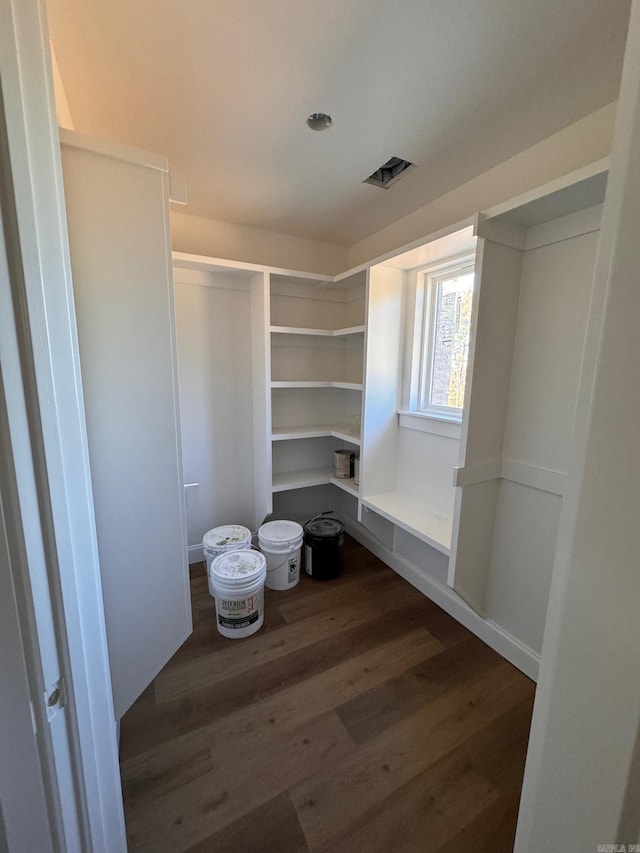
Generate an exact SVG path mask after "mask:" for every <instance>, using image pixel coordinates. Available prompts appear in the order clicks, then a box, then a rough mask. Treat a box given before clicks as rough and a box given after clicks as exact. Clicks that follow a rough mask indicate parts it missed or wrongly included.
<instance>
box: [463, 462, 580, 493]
mask: <svg viewBox="0 0 640 853" xmlns="http://www.w3.org/2000/svg"><path fill="white" fill-rule="evenodd" d="M566 477H567V475H566V474H564V473H563V472H562V471H552V470H551V469H550V468H542V467H540V466H539V465H530V464H528V463H526V462H520V461H519V460H517V459H502V460H496V461H493V462H482V463H480V464H478V465H466V466H464V467H459V468H454V469H453V485H454V486H470V485H472V484H473V483H485V482H487V481H488V480H500V479H502V480H508V481H509V482H510V483H518V484H519V485H521V486H528V487H529V488H531V489H537V490H538V491H540V492H549V494H552V495H559V496H560V497H562V495H563V494H564V487H565V481H566Z"/></svg>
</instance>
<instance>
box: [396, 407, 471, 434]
mask: <svg viewBox="0 0 640 853" xmlns="http://www.w3.org/2000/svg"><path fill="white" fill-rule="evenodd" d="M398 426H400V427H403V428H404V429H415V430H418V431H419V432H429V433H431V434H432V435H443V436H445V437H446V438H455V439H459V438H460V432H461V428H462V424H461V423H460V421H459V420H457V419H455V418H448V417H446V416H443V415H428V414H426V413H425V412H406V411H403V412H398Z"/></svg>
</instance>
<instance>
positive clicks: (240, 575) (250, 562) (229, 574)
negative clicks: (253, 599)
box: [211, 551, 267, 583]
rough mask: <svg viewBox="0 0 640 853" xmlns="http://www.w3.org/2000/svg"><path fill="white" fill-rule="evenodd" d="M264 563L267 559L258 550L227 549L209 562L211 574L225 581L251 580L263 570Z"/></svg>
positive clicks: (265, 563)
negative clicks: (225, 552) (226, 552)
mask: <svg viewBox="0 0 640 853" xmlns="http://www.w3.org/2000/svg"><path fill="white" fill-rule="evenodd" d="M266 565H267V560H266V558H265V556H264V554H261V553H260V551H229V553H228V554H220V556H219V557H216V558H215V560H214V561H213V563H211V575H212V576H213V577H214V579H215V578H220V580H224V581H226V582H227V583H229V582H230V583H233V582H234V581H238V582H245V581H251V580H253V579H254V578H257V577H258V576H259V575H260V573H261V572H264V570H265V567H266Z"/></svg>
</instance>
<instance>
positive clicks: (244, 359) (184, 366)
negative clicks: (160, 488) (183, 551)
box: [174, 269, 255, 549]
mask: <svg viewBox="0 0 640 853" xmlns="http://www.w3.org/2000/svg"><path fill="white" fill-rule="evenodd" d="M174 292H175V305H176V333H177V345H178V380H179V390H180V416H181V422H182V454H183V466H184V476H185V497H186V504H187V528H188V539H189V548H190V549H198V548H199V547H200V546H201V544H202V537H203V535H204V534H205V533H206V531H207V530H210V529H211V528H212V527H217V526H218V525H221V524H230V523H235V524H244V525H246V526H247V527H249V529H251V530H253V524H254V517H253V515H254V490H255V483H254V458H253V455H254V442H253V385H252V349H251V292H250V278H249V276H247V275H240V274H237V273H232V272H227V273H223V272H217V273H211V272H200V271H194V270H180V269H178V270H175V271H174Z"/></svg>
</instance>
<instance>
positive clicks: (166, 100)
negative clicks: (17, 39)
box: [47, 0, 629, 245]
mask: <svg viewBox="0 0 640 853" xmlns="http://www.w3.org/2000/svg"><path fill="white" fill-rule="evenodd" d="M47 5H48V12H49V23H50V29H51V36H52V41H53V44H54V49H55V52H56V56H57V59H58V64H59V66H60V72H61V75H62V78H63V81H64V84H65V87H66V91H67V96H68V100H69V105H70V108H71V112H72V115H73V119H74V123H75V126H76V129H77V130H81V131H83V132H85V133H90V134H93V135H97V136H101V137H104V138H107V139H112V140H114V141H118V142H123V143H127V144H130V145H135V146H138V147H141V148H145V149H147V150H150V151H156V152H158V153H162V154H166V155H167V156H168V157H169V160H170V163H171V166H172V168H174V169H176V170H178V171H181V172H184V173H185V174H186V176H187V180H188V191H189V205H188V206H187V207H186V208H185V211H186V212H188V213H192V214H196V215H199V216H206V217H209V218H212V219H221V220H225V221H227V222H232V223H238V224H242V225H248V226H253V227H257V228H263V229H266V230H269V231H275V232H280V233H285V234H292V235H297V236H301V237H308V238H312V239H316V240H324V241H328V242H331V243H336V244H339V245H351V244H353V243H354V242H356V241H358V240H360V239H362V238H364V237H365V236H368V235H369V234H371V233H373V232H375V231H377V230H379V229H380V228H382V227H384V226H386V225H388V224H389V223H391V222H392V221H394V220H395V219H397V218H399V217H401V216H403V215H406V214H408V213H410V212H412V211H413V210H415V209H417V208H418V207H420V206H422V205H423V204H426V203H427V202H428V201H429V200H431V199H432V198H435V197H437V196H438V195H441V194H442V193H443V192H446V191H447V190H449V189H451V188H453V187H454V186H456V185H458V184H460V183H461V182H462V181H464V180H468V179H469V178H471V177H473V176H474V175H476V174H479V173H480V172H482V171H485V170H486V169H488V168H490V167H491V166H493V165H495V164H496V163H497V162H499V161H501V160H503V159H505V158H506V157H508V156H511V155H513V154H515V153H517V152H518V151H520V150H523V149H524V148H526V147H528V146H530V145H532V144H534V143H535V142H537V141H538V140H540V139H542V138H544V137H546V136H548V135H550V134H551V133H553V132H555V131H557V130H559V129H560V128H562V127H565V126H566V125H568V124H570V123H572V122H574V121H576V120H577V119H579V118H581V117H582V116H584V115H586V114H588V113H589V112H592V111H593V110H595V109H597V108H599V107H600V106H603V105H604V104H606V103H608V102H610V101H612V100H614V99H615V98H616V97H617V90H618V84H619V78H620V73H621V61H622V54H623V50H624V37H625V32H626V24H627V19H628V14H629V0H605V1H604V2H603V0H395V1H394V2H392V0H82V2H78V0H48V4H47ZM316 111H324V112H328V113H330V114H331V115H332V117H333V121H334V124H333V127H332V128H331V129H330V130H328V131H324V132H322V133H314V132H312V131H311V130H309V129H308V128H307V127H306V124H305V119H306V117H307V115H308V114H309V113H311V112H316ZM391 156H399V157H403V158H406V159H409V160H412V161H414V162H415V163H417V164H418V168H416V169H414V170H411V171H410V172H409V173H408V174H407V176H406V178H404V179H403V180H401V181H399V182H398V183H397V184H395V185H394V186H393V187H391V188H390V189H388V190H382V189H378V188H376V187H372V186H369V185H365V184H362V180H363V179H364V178H366V177H367V175H368V174H369V173H370V172H372V171H374V170H375V169H376V168H377V167H378V166H380V165H381V164H382V163H384V162H385V161H386V160H387V159H388V158H389V157H391Z"/></svg>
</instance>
